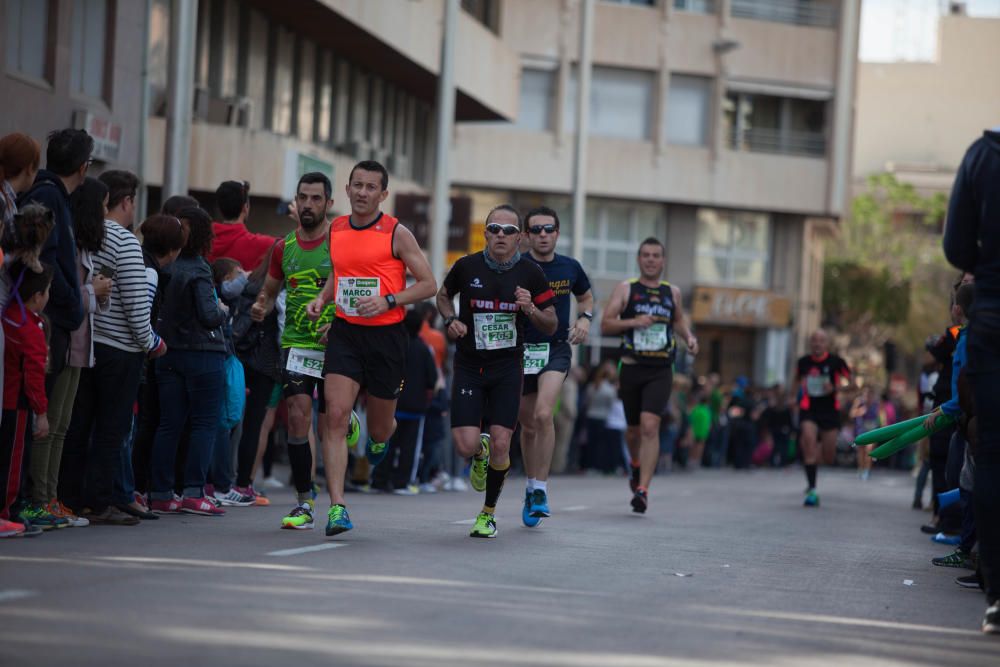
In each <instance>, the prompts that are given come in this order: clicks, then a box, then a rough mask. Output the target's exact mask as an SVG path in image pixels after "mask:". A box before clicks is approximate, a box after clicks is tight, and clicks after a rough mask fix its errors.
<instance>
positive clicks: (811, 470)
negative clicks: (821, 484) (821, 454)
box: [806, 464, 816, 489]
mask: <svg viewBox="0 0 1000 667" xmlns="http://www.w3.org/2000/svg"><path fill="white" fill-rule="evenodd" d="M806 479H807V480H809V488H810V489H815V488H816V465H815V464H813V465H808V464H807V465H806Z"/></svg>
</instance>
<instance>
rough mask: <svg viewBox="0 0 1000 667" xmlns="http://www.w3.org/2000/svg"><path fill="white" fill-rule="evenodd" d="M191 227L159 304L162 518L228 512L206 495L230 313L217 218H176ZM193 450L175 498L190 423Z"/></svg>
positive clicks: (156, 504) (156, 461)
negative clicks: (218, 268)
mask: <svg viewBox="0 0 1000 667" xmlns="http://www.w3.org/2000/svg"><path fill="white" fill-rule="evenodd" d="M177 217H178V218H179V219H180V220H181V223H182V224H184V225H186V226H187V228H188V240H187V243H186V244H185V246H184V248H183V249H182V250H181V254H180V257H178V258H177V260H176V261H175V262H174V263H173V264H171V265H170V266H169V267H168V268H167V269H165V270H164V273H165V274H167V276H168V277H169V278H168V280H167V286H166V289H165V290H164V293H163V303H162V305H161V306H160V317H159V322H158V331H159V332H160V335H161V336H162V337H163V340H164V341H165V342H166V344H167V349H168V351H167V353H166V354H165V355H164V356H163V357H161V358H160V359H157V361H156V382H157V386H158V388H159V391H160V425H159V427H158V428H157V430H156V436H155V438H154V439H153V453H152V463H153V479H152V487H151V491H150V500H151V503H150V504H151V506H152V507H151V509H152V510H153V511H154V512H157V513H158V514H176V513H180V512H184V513H188V514H200V515H204V516H215V515H221V514H224V513H225V512H224V511H223V510H222V509H221V508H220V507H219V506H218V505H216V503H214V502H212V501H211V500H210V499H208V498H206V497H205V494H204V487H205V477H206V474H207V473H208V468H209V465H210V463H211V461H212V451H213V449H214V447H215V441H216V436H217V433H218V426H219V416H220V410H221V407H222V393H223V382H224V380H223V363H224V361H225V358H226V342H225V338H224V336H223V332H222V325H223V324H224V323H225V321H226V317H227V309H226V307H225V305H224V304H223V303H222V302H221V301H220V300H219V297H218V294H217V293H216V290H215V284H214V282H213V279H212V268H211V266H209V264H208V261H207V260H206V259H205V257H206V256H207V255H208V253H209V252H210V251H211V249H212V220H211V218H210V217H209V216H208V213H206V212H205V211H203V210H202V209H200V208H186V209H183V210H182V211H180V213H179V214H178V216H177ZM185 422H187V423H188V424H189V426H190V445H189V448H188V453H187V461H186V463H185V466H184V484H183V489H184V491H183V492H184V495H183V497H182V498H177V497H175V495H174V464H175V458H176V455H177V443H178V442H179V441H180V437H181V432H182V431H183V430H184V424H185Z"/></svg>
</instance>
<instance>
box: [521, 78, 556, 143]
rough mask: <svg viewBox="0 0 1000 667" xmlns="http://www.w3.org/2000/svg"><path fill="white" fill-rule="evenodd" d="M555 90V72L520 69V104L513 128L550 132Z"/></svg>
mask: <svg viewBox="0 0 1000 667" xmlns="http://www.w3.org/2000/svg"><path fill="white" fill-rule="evenodd" d="M555 88H556V73H555V70H543V69H529V68H524V69H522V70H521V104H520V107H519V108H518V111H517V122H516V123H515V126H516V127H519V128H522V129H525V130H537V131H540V132H547V131H549V130H551V129H552V107H553V104H552V103H553V97H554V93H555Z"/></svg>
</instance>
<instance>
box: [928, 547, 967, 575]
mask: <svg viewBox="0 0 1000 667" xmlns="http://www.w3.org/2000/svg"><path fill="white" fill-rule="evenodd" d="M931 563H933V564H934V565H938V566H940V567H964V568H965V569H967V570H974V569H976V566H975V565H973V563H972V554H970V553H969V552H968V551H966V550H965V549H962V548H961V547H959V548H958V549H955V550H954V551H953V552H951V553H950V554H948V555H947V556H939V557H938V558H932V559H931Z"/></svg>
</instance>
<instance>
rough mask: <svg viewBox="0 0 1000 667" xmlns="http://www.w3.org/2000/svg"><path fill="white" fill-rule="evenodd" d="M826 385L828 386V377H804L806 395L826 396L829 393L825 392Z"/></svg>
mask: <svg viewBox="0 0 1000 667" xmlns="http://www.w3.org/2000/svg"><path fill="white" fill-rule="evenodd" d="M828 384H830V376H829V375H809V376H806V393H807V394H809V395H810V396H826V395H827V394H829V393H830V392H829V391H828V390H827V385H828Z"/></svg>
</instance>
